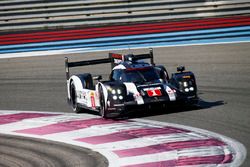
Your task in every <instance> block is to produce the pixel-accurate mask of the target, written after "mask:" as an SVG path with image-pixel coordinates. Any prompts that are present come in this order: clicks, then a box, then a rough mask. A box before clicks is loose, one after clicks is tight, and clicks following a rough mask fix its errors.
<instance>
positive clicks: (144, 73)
mask: <svg viewBox="0 0 250 167" xmlns="http://www.w3.org/2000/svg"><path fill="white" fill-rule="evenodd" d="M158 79H159V75H158V73H156V71H155V70H154V68H143V69H132V70H126V71H125V72H124V73H123V75H122V81H123V82H134V83H142V82H150V81H154V80H158Z"/></svg>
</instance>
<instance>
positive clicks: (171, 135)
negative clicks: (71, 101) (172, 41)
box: [0, 111, 246, 167]
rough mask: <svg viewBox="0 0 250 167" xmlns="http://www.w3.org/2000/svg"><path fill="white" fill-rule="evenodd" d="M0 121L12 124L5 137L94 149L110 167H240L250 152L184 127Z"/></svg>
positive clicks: (49, 117)
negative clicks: (16, 136)
mask: <svg viewBox="0 0 250 167" xmlns="http://www.w3.org/2000/svg"><path fill="white" fill-rule="evenodd" d="M34 116H37V117H34ZM41 116H44V117H41ZM0 117H3V118H5V119H6V120H5V122H4V124H0V133H3V134H12V135H19V136H28V137H33V138H42V139H46V140H52V141H58V142H64V143H68V144H73V145H77V146H80V147H86V148H90V149H92V150H94V151H97V152H99V153H101V154H103V155H104V156H105V157H106V158H107V159H108V160H109V166H110V167H119V166H120V167H151V166H188V167H199V166H208V167H210V166H218V165H219V166H222V167H224V166H240V165H241V164H242V162H243V161H244V159H245V157H246V149H245V147H244V146H243V145H242V144H240V143H239V142H237V141H235V140H233V139H230V138H228V137H225V136H223V135H219V134H216V133H213V132H209V131H206V130H201V129H197V128H193V127H188V126H183V125H178V124H171V123H163V122H158V121H149V120H144V119H132V120H126V121H125V120H123V121H114V120H104V119H102V118H100V117H98V116H93V115H88V114H68V113H51V112H50V113H49V112H28V111H25V112H24V111H0ZM13 118H16V119H15V121H13ZM23 118H25V119H23ZM39 119H41V120H40V121H39ZM37 121H38V123H37V124H36V123H35V122H37ZM13 125H15V126H13ZM18 126H20V127H18Z"/></svg>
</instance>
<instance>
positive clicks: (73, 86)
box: [65, 49, 198, 118]
mask: <svg viewBox="0 0 250 167" xmlns="http://www.w3.org/2000/svg"><path fill="white" fill-rule="evenodd" d="M146 59H148V60H149V61H145V60H146ZM102 63H110V64H111V73H110V77H109V79H108V80H106V81H103V79H102V76H101V75H97V76H92V75H91V74H90V73H82V74H76V75H72V76H70V72H69V69H70V68H72V67H79V66H87V65H95V64H102ZM65 69H66V78H67V92H68V97H67V99H68V102H69V104H70V105H71V106H72V109H73V111H75V112H76V113H79V112H83V111H84V110H94V111H97V112H99V114H100V115H101V116H102V117H103V118H111V117H112V118H113V117H119V116H120V115H121V114H124V113H126V112H127V109H128V108H129V107H133V106H150V105H151V104H168V103H171V102H176V101H180V102H184V103H190V104H194V103H197V101H198V96H197V86H196V80H195V76H194V74H193V73H192V72H190V71H185V67H184V66H179V67H177V72H176V73H173V74H171V77H169V75H168V72H167V70H166V68H165V67H164V66H162V65H155V63H154V57H153V49H150V50H149V53H147V54H138V55H134V54H128V55H122V54H116V53H109V57H108V58H103V59H95V60H87V61H79V62H69V60H68V58H67V57H66V58H65ZM94 81H95V84H94Z"/></svg>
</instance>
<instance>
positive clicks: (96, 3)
mask: <svg viewBox="0 0 250 167" xmlns="http://www.w3.org/2000/svg"><path fill="white" fill-rule="evenodd" d="M0 6H1V11H0V33H1V32H2V33H3V32H6V31H8V32H10V31H18V30H19V31H22V30H24V29H25V30H27V29H55V28H62V27H63V28H65V27H67V28H68V27H76V26H84V27H87V26H96V25H98V26H103V25H110V24H112V25H113V24H116V25H117V24H118V25H120V24H123V25H124V24H129V23H134V22H156V21H166V20H167V21H173V20H180V19H181V20H183V19H195V18H204V17H218V16H220V17H221V16H230V15H246V14H250V0H237V1H234V0H200V1H195V0H168V1H166V0H84V1H83V0H71V1H67V0H53V1H49V0H12V1H9V0H2V1H0Z"/></svg>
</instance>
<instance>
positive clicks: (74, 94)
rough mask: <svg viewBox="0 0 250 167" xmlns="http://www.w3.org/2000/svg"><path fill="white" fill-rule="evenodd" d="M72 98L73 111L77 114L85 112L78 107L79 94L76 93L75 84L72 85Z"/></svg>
mask: <svg viewBox="0 0 250 167" xmlns="http://www.w3.org/2000/svg"><path fill="white" fill-rule="evenodd" d="M70 96H71V106H72V109H73V111H74V112H75V113H80V112H82V111H83V109H82V108H81V107H79V106H78V104H77V100H76V99H77V93H76V88H75V85H74V83H73V82H71V84H70Z"/></svg>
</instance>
